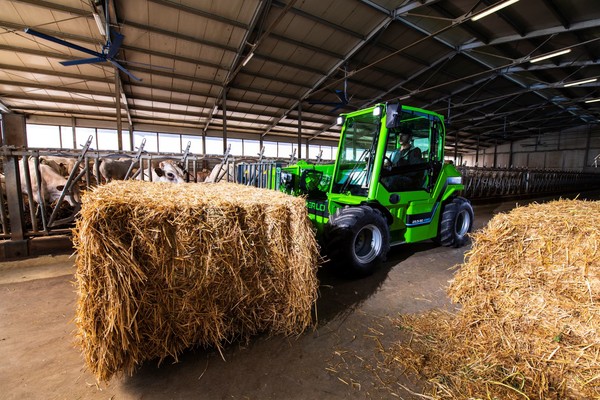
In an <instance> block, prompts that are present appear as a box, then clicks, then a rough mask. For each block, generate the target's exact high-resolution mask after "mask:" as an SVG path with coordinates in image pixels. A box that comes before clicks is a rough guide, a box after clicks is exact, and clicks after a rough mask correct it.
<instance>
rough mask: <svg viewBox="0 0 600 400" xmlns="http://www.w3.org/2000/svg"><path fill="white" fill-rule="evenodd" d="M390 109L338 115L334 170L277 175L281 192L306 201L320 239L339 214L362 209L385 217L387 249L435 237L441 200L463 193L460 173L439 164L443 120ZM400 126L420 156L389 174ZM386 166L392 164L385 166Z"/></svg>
mask: <svg viewBox="0 0 600 400" xmlns="http://www.w3.org/2000/svg"><path fill="white" fill-rule="evenodd" d="M395 107H396V108H394V107H390V106H388V104H377V105H375V106H373V107H370V108H367V109H363V110H359V111H356V112H352V113H348V114H343V115H342V118H344V125H343V126H342V132H341V136H340V141H339V145H338V152H337V157H336V160H335V163H333V164H326V165H321V164H317V165H314V164H307V163H306V162H303V161H300V162H298V163H297V164H295V165H292V166H289V167H285V168H282V169H281V173H282V175H281V176H282V180H281V181H282V182H283V183H282V184H280V187H279V189H280V190H284V191H286V192H287V193H290V194H292V195H296V196H298V195H301V196H305V197H306V199H307V208H308V212H309V218H310V219H311V221H312V222H313V224H314V226H315V228H316V231H317V235H318V236H321V234H322V233H323V229H324V226H325V225H326V224H327V221H328V220H329V215H332V214H334V213H335V212H336V210H337V209H339V208H343V207H346V206H350V207H352V206H359V205H362V204H367V205H370V206H371V207H373V208H376V209H379V210H380V211H381V212H382V214H383V215H384V216H385V217H386V219H387V221H388V225H389V230H390V238H391V243H392V244H399V243H405V242H406V243H411V242H419V241H422V240H426V239H432V238H435V237H436V236H437V235H438V227H439V218H440V213H441V210H442V209H443V203H444V201H446V200H447V199H448V198H450V197H452V196H453V195H455V194H456V193H457V192H459V191H460V190H463V189H464V187H463V185H462V181H461V178H460V173H459V172H458V170H457V169H456V168H455V167H454V165H452V164H448V163H444V161H443V160H444V158H443V157H444V155H443V149H444V136H445V128H444V125H443V117H442V116H441V115H438V114H436V113H433V112H430V111H426V110H422V109H419V108H414V107H408V106H399V105H396V106H395ZM374 111H375V112H374ZM377 111H379V115H377ZM388 119H390V123H389V124H388ZM392 119H393V121H392ZM397 120H399V121H400V122H396V121H397ZM402 124H406V125H407V126H410V127H411V128H412V129H413V132H414V135H413V136H414V137H415V138H416V139H415V142H417V141H418V143H419V146H420V151H422V152H423V153H421V154H422V155H423V154H425V156H424V158H423V159H420V160H419V163H417V164H415V165H413V166H405V167H395V166H394V164H391V160H390V158H391V154H392V153H391V152H390V150H391V149H392V147H393V144H394V138H396V137H397V136H398V135H400V132H399V129H400V126H402ZM388 126H389V127H388ZM413 132H411V133H413ZM386 159H387V160H390V163H389V164H388V165H387V166H386V161H385V160H386ZM406 182H410V183H406ZM414 182H416V183H414ZM401 185H404V186H401ZM410 185H415V186H414V187H411V186H410Z"/></svg>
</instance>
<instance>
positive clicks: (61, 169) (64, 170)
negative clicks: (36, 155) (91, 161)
mask: <svg viewBox="0 0 600 400" xmlns="http://www.w3.org/2000/svg"><path fill="white" fill-rule="evenodd" d="M40 163H42V164H46V165H48V166H50V167H51V168H52V169H53V170H54V171H56V172H58V173H59V174H60V175H61V176H65V177H67V176H69V175H70V174H71V171H73V168H75V164H76V163H77V158H69V157H56V156H43V157H40ZM80 168H81V166H80Z"/></svg>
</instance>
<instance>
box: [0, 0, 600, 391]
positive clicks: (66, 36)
mask: <svg viewBox="0 0 600 400" xmlns="http://www.w3.org/2000/svg"><path fill="white" fill-rule="evenodd" d="M0 10H2V12H0V128H1V135H0V147H1V148H2V156H1V158H0V160H1V161H0V172H1V175H0V178H2V179H1V182H0V183H1V184H2V185H1V186H0V226H2V229H1V230H0V288H2V289H5V290H2V291H1V292H0V293H1V294H0V299H1V300H0V315H2V316H3V317H2V321H3V322H0V355H3V359H5V360H8V361H7V362H6V363H4V364H3V365H2V366H0V386H1V387H3V388H8V389H7V395H8V398H28V397H29V398H47V397H52V396H55V397H56V398H63V397H69V396H71V394H74V397H77V398H90V399H96V398H98V399H99V398H106V397H109V398H156V399H159V398H190V397H200V398H207V399H212V398H225V397H231V398H239V399H243V398H264V399H276V398H282V397H287V398H318V397H322V398H332V399H333V398H348V397H352V398H390V396H394V397H400V398H404V399H413V398H415V399H416V398H444V394H443V390H445V389H443V390H442V389H440V390H441V391H438V392H431V390H430V384H431V383H432V382H435V383H434V385H433V386H434V387H438V388H442V387H443V388H445V386H443V385H440V384H439V382H440V381H438V380H435V379H433V380H432V379H431V378H430V377H425V375H419V373H416V374H411V371H412V370H410V368H407V367H405V366H404V367H402V368H399V367H398V366H395V367H392V365H395V364H393V362H391V361H389V360H388V359H385V360H383V358H385V357H386V356H388V355H389V354H392V349H397V347H395V346H396V344H397V342H398V341H400V342H402V341H405V342H406V341H408V342H411V343H412V338H414V337H417V336H411V335H410V334H409V333H410V329H412V328H410V327H409V328H410V329H409V328H407V326H404V328H406V329H404V328H403V326H402V325H400V326H398V325H394V324H396V322H394V323H390V321H391V320H392V318H394V317H395V316H396V315H397V314H399V313H400V314H402V315H413V314H414V315H420V314H419V313H427V312H430V311H432V310H433V312H434V313H435V312H437V311H439V310H443V311H444V312H445V311H448V312H455V311H456V309H457V308H458V306H457V305H456V303H453V302H452V301H451V300H450V298H449V296H448V294H447V293H446V289H447V287H448V281H450V280H452V279H454V278H455V275H454V271H455V270H456V268H457V266H460V265H461V263H463V262H465V257H467V255H468V254H469V250H470V249H471V242H469V243H468V245H467V246H466V247H462V248H448V247H439V246H437V245H436V244H435V243H434V242H430V241H425V242H423V243H415V244H412V243H411V244H406V245H401V246H397V247H393V248H392V250H391V251H390V253H389V255H388V259H387V261H385V262H383V263H382V266H381V268H379V269H378V270H377V271H376V272H375V273H374V274H373V275H371V276H368V277H365V278H363V279H360V280H348V279H347V278H344V277H342V278H340V277H339V276H337V275H336V274H335V273H334V272H332V271H331V270H329V269H328V268H320V269H319V271H318V273H317V277H318V280H319V294H318V299H316V300H315V304H313V307H314V310H313V311H314V312H315V325H314V328H313V329H312V330H310V329H309V330H308V331H306V332H304V333H302V334H300V335H299V336H297V337H287V336H285V337H284V336H277V335H276V336H274V337H271V336H269V334H266V333H265V334H263V335H258V336H256V337H254V338H252V339H250V340H246V341H241V340H237V341H236V340H233V343H228V346H224V347H223V348H219V347H218V346H217V347H210V346H208V347H194V348H192V349H188V350H186V351H184V352H183V353H177V354H175V357H174V358H172V359H171V358H166V359H165V360H166V361H163V359H162V358H161V361H163V362H162V363H161V362H159V361H158V360H154V361H153V360H150V361H148V362H146V363H145V364H144V366H141V367H139V368H137V369H136V370H135V373H133V375H131V376H117V377H116V378H113V379H112V380H110V381H109V382H100V381H98V380H97V379H96V378H97V376H94V374H93V373H91V372H90V370H89V368H85V367H84V363H83V361H82V359H81V358H82V357H81V354H79V349H77V348H75V346H73V338H72V336H73V334H72V333H73V331H74V330H76V329H78V328H77V325H76V323H75V321H74V320H75V319H76V317H75V316H74V310H75V309H76V307H77V304H78V299H77V298H76V296H75V294H74V293H73V292H74V290H73V284H72V282H73V280H74V274H77V273H78V272H77V271H76V269H77V268H76V266H75V260H76V258H77V254H76V253H74V252H75V248H74V244H73V229H74V227H75V224H76V223H77V221H78V220H80V216H81V214H80V210H81V199H80V198H79V195H80V194H84V193H87V192H90V193H93V192H95V191H96V188H97V187H102V186H103V185H104V184H107V183H109V181H111V180H116V179H121V178H124V177H127V178H140V177H141V179H143V180H152V181H153V180H160V179H161V177H163V176H166V175H168V174H169V173H170V174H172V175H173V176H174V177H175V178H173V179H172V180H171V181H175V182H182V183H183V182H186V183H188V182H218V181H228V182H236V183H241V184H244V185H248V186H258V187H267V186H269V184H270V182H272V181H273V180H274V179H275V178H274V177H273V175H271V172H270V171H276V170H277V169H278V168H279V169H281V168H285V167H287V166H293V165H295V163H296V162H298V161H299V160H306V161H307V162H308V163H310V164H311V165H313V164H314V165H321V166H323V165H326V164H329V163H334V162H335V161H336V159H337V158H338V142H339V141H340V137H342V127H341V125H339V124H338V122H337V117H338V116H339V115H348V114H351V113H354V112H356V111H358V110H361V109H366V108H369V107H374V106H376V105H377V104H380V105H383V106H382V107H385V105H386V104H395V103H399V104H401V105H405V106H410V107H415V108H418V109H423V110H428V111H431V112H432V113H435V114H436V115H439V116H440V117H441V118H443V122H444V133H443V138H444V156H443V162H444V163H445V164H447V165H453V166H455V167H456V170H457V171H458V173H460V175H461V176H462V184H463V185H464V187H463V189H462V192H461V193H460V195H461V196H464V197H465V198H467V199H469V200H470V201H471V202H472V203H473V208H474V210H475V213H474V220H473V221H472V222H473V231H474V232H475V231H478V230H479V229H482V228H484V227H485V226H486V224H488V222H489V221H491V220H492V219H493V218H494V216H495V215H497V214H499V213H504V212H508V211H509V210H511V209H512V208H514V207H516V206H521V205H523V204H528V203H530V202H536V201H539V202H545V201H551V200H554V199H557V198H559V197H562V198H565V197H567V198H575V197H577V198H579V199H586V200H592V201H597V200H598V197H599V196H598V193H599V190H600V175H599V170H598V164H599V163H600V108H599V107H600V91H599V90H598V87H599V81H598V78H599V77H600V66H599V64H598V62H599V59H600V42H599V40H600V4H599V3H598V2H597V1H596V0H578V1H569V0H332V1H326V2H324V1H317V0H227V1H211V0H201V1H196V0H194V1H192V0H135V1H119V0H0ZM27 159H30V160H31V161H30V162H29V163H28V162H27ZM50 159H52V160H54V162H55V165H56V170H57V171H59V172H58V176H57V177H56V180H55V181H53V182H54V183H53V184H52V187H48V188H46V186H44V189H39V188H40V187H41V186H42V185H40V184H37V183H36V182H40V181H41V180H42V177H43V176H44V170H45V169H48V168H47V166H48V165H49V164H48V160H50ZM59 160H61V161H59ZM53 168H54V166H53ZM111 168H113V169H111ZM156 168H158V169H160V171H162V172H159V175H156V173H155V172H154V171H155V170H156ZM28 169H31V171H33V172H31V171H30V173H31V175H30V174H29V173H27V170H28ZM24 171H25V172H24ZM36 173H37V174H38V175H37V177H36V176H35V174H36ZM22 174H24V175H22ZM248 174H250V175H252V176H264V177H265V178H264V179H263V180H259V179H258V178H257V179H254V178H253V179H252V180H248V179H246V178H244V177H247V176H248ZM19 177H20V178H19ZM26 177H31V178H26ZM17 179H19V180H17ZM28 179H29V182H25V186H28V187H27V188H26V189H25V190H22V189H21V186H20V185H21V184H22V182H23V181H26V180H28ZM17 182H21V184H17ZM36 185H37V186H36ZM57 187H59V188H60V189H57ZM75 187H76V188H77V189H76V190H75V189H74V188H75ZM264 190H267V189H264ZM75 191H77V192H78V193H75ZM42 192H48V193H49V194H46V193H42ZM42 197H45V198H44V199H42ZM40 204H41V206H40ZM109 219H110V218H109ZM590 220H591V218H590ZM573 226H575V227H577V226H578V224H576V223H574V225H573ZM529 239H530V238H523V240H524V242H523V243H529ZM111 240H112V238H111ZM549 246H550V245H549ZM244 251H246V250H244ZM582 253H583V252H582ZM106 254H107V257H108V258H111V257H112V253H110V252H107V253H106ZM115 254H116V253H115ZM568 262H569V259H568V257H567V261H566V263H568ZM592 275H593V274H592ZM592 275H590V276H592ZM590 279H591V280H590V281H589V282H591V284H589V282H588V286H586V284H585V283H583V284H582V285H583V286H584V287H588V288H595V286H594V284H595V281H594V279H595V278H590ZM590 285H591V286H590ZM586 293H587V292H586ZM594 296H596V294H595V292H594V291H593V290H592V289H589V298H590V299H592V300H593V301H592V303H591V304H592V305H593V304H595V303H594V301H596V300H595V299H596V297H594ZM586 300H587V298H586ZM598 301H600V299H599V300H598ZM590 307H592V306H590ZM27 309H29V310H31V312H24V310H27ZM316 313H318V316H317V315H316ZM439 320H440V321H445V320H444V319H443V318H442V317H440V318H439ZM407 324H408V323H407ZM416 329H417V328H414V332H416ZM557 329H558V331H557V333H556V336H555V337H553V338H551V341H552V340H554V339H555V338H557V337H558V338H559V339H558V340H554V341H552V343H557V346H559V345H560V346H563V345H564V346H567V345H568V344H570V343H572V342H569V341H567V342H564V341H563V342H561V341H560V338H562V337H563V335H564V336H565V337H569V338H571V339H572V336H568V335H569V333H571V332H573V331H574V330H569V329H567V328H564V329H563V327H560V329H559V328H558V327H557ZM424 336H425V337H429V336H427V334H425V335H424ZM565 343H566V344H565ZM586 345H587V343H586V344H582V345H581V346H580V347H579V348H585V349H586V350H587V349H588V348H587V347H585V346H586ZM595 346H596V347H597V345H593V344H590V347H589V348H590V349H591V350H594V349H596V347H595ZM165 347H166V346H165ZM413 350H414V349H413ZM591 350H590V351H591ZM411 351H412V350H411ZM582 351H583V350H582ZM561 352H562V350H557V352H556V353H551V354H545V357H547V358H548V360H551V359H553V357H554V356H557V358H558V355H560V354H561ZM178 356H179V358H178ZM407 359H408V358H407ZM382 360H383V361H382ZM386 363H387V364H386ZM390 363H391V364H390ZM549 363H551V362H550V361H549ZM563 365H567V364H566V362H565V363H564V364H563ZM594 368H595V367H594V366H593V365H592V367H590V370H589V371H592V372H593V373H592V375H589V376H587V375H586V377H581V376H579V375H578V379H579V380H580V381H582V380H583V381H585V382H587V383H586V385H587V386H586V385H584V386H586V387H585V390H588V389H589V388H591V389H589V390H596V392H594V393H595V394H596V395H597V394H598V393H600V389H599V388H598V384H597V377H598V376H600V371H598V370H597V369H594ZM567 369H568V368H567V367H565V370H567ZM416 370H418V371H417V372H422V371H420V370H419V368H416ZM574 370H576V368H574ZM412 372H414V371H412ZM594 373H596V375H594ZM519 374H521V375H522V376H526V373H524V372H523V371H516V370H515V371H508V372H506V373H505V375H504V378H506V380H502V379H504V378H502V379H501V380H500V383H499V384H496V383H490V384H489V385H488V386H490V385H491V386H490V387H502V388H504V389H502V388H501V389H502V390H508V391H507V392H502V394H501V395H499V396H501V397H499V398H502V395H506V393H509V394H510V395H514V396H515V397H514V398H525V397H526V395H525V394H526V393H529V392H526V390H525V389H523V387H525V383H523V385H521V383H520V382H521V381H519V379H520V378H519V377H520V376H521V375H519ZM242 376H243V377H246V378H247V379H246V378H240V377H242ZM515 377H517V378H515ZM527 378H528V376H527ZM494 379H495V378H494ZM494 379H491V381H490V382H497V381H495V380H494ZM536 379H537V378H536ZM544 379H545V378H544ZM565 379H566V378H565ZM449 381H451V380H450V379H449V380H448V382H449ZM525 381H527V379H525V378H524V379H523V382H525ZM232 382H234V383H232ZM283 382H285V383H284V384H282V383H283ZM533 383H535V384H537V383H536V382H533ZM444 384H445V383H444ZM436 385H437V386H436ZM506 385H508V386H510V388H512V389H510V388H509V389H507V388H506ZM550 386H552V385H550ZM556 386H557V387H560V388H562V389H561V390H563V391H562V392H561V391H558V392H556V393H559V394H558V395H557V396H559V397H560V396H563V397H561V398H585V396H588V395H589V393H592V392H585V395H583V394H582V393H583V392H576V391H575V392H573V390H575V389H572V388H571V387H570V386H569V387H567V386H568V385H566V386H561V385H558V384H557V385H556ZM428 388H429V389H428ZM536 388H537V386H536ZM428 390H429V391H428ZM539 390H540V391H539V393H541V390H542V389H539ZM577 390H579V389H577ZM499 393H500V392H499ZM544 393H545V392H544ZM553 393H555V392H553ZM446 395H447V393H446ZM488 395H489V393H488ZM424 396H425V397H424ZM427 396H429V397H427ZM519 396H525V397H519ZM451 397H452V396H451ZM542 397H543V396H542ZM465 398H468V396H467V397H465ZM506 398H511V397H506ZM531 398H533V397H531Z"/></svg>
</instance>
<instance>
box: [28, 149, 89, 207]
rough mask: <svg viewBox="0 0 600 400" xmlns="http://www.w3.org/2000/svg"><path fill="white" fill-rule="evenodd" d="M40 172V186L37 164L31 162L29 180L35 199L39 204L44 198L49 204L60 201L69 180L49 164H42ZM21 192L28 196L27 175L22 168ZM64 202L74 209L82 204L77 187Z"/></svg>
mask: <svg viewBox="0 0 600 400" xmlns="http://www.w3.org/2000/svg"><path fill="white" fill-rule="evenodd" d="M39 171H40V185H39V186H38V180H37V177H36V175H37V174H36V171H35V164H34V163H33V160H29V178H30V181H31V191H32V193H31V194H32V196H33V199H34V200H35V202H36V203H38V204H41V203H42V198H43V199H44V201H45V202H47V203H52V202H54V201H56V200H58V199H59V198H60V195H61V193H62V191H63V189H64V188H65V185H66V184H67V179H66V178H65V177H64V176H62V175H60V174H59V173H58V172H56V171H55V170H54V169H53V168H52V167H51V166H49V165H47V164H43V163H40V164H39ZM40 189H41V190H40ZM21 191H22V192H23V193H25V194H28V193H27V181H26V175H25V171H24V169H23V168H21ZM40 191H41V197H40ZM64 200H65V201H67V202H68V203H69V204H70V205H71V206H72V207H75V206H76V205H78V204H79V203H80V193H79V188H78V186H77V185H72V189H71V191H70V192H67V193H66V194H65V197H64Z"/></svg>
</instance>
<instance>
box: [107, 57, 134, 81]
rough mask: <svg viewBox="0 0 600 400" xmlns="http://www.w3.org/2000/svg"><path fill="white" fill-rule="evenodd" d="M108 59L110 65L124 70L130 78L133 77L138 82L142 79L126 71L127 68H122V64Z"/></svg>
mask: <svg viewBox="0 0 600 400" xmlns="http://www.w3.org/2000/svg"><path fill="white" fill-rule="evenodd" d="M108 61H110V62H111V64H112V65H114V66H115V67H117V68H119V69H120V70H121V71H123V72H125V73H126V74H127V75H129V76H130V77H131V78H132V79H134V80H136V81H138V82H141V81H142V79H141V78H138V77H137V76H135V75H134V74H132V73H131V72H129V71H127V70H126V69H125V68H123V66H122V65H121V64H119V63H118V62H116V61H113V60H108Z"/></svg>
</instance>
